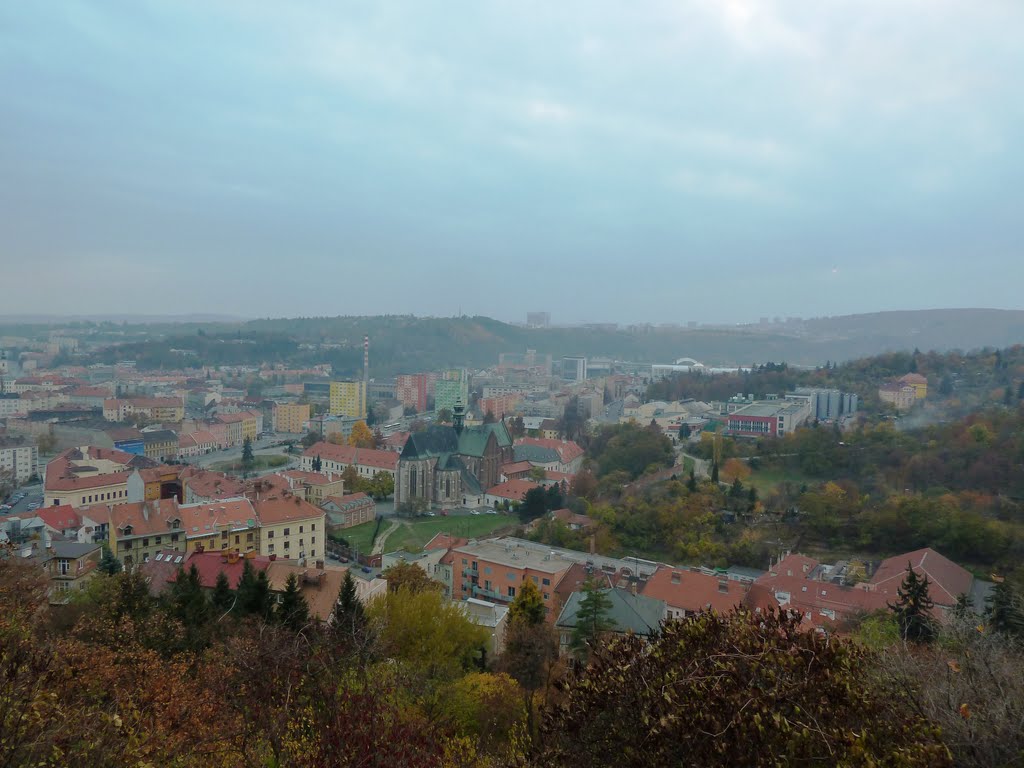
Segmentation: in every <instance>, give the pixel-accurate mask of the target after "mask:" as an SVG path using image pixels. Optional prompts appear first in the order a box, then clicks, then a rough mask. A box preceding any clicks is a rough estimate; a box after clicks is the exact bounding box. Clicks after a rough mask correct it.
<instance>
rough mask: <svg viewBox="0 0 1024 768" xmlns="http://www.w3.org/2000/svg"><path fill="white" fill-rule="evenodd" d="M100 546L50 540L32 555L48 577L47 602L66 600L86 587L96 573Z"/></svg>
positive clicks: (100, 550) (54, 602)
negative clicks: (37, 552)
mask: <svg viewBox="0 0 1024 768" xmlns="http://www.w3.org/2000/svg"><path fill="white" fill-rule="evenodd" d="M102 551H103V548H102V546H101V545H99V544H91V543H90V544H80V543H79V542H77V541H60V540H53V541H49V542H47V543H46V546H45V549H43V550H42V551H41V552H40V553H39V555H38V556H37V557H36V560H37V562H39V563H40V565H42V566H43V568H44V569H45V570H46V575H47V577H48V578H49V580H50V590H49V596H50V603H51V604H60V603H66V602H67V601H68V600H69V599H70V598H71V595H72V594H73V593H75V592H79V591H81V590H83V589H85V588H86V587H87V586H89V582H90V581H91V580H92V578H93V576H95V575H96V568H97V566H98V565H99V562H100V556H101V554H102Z"/></svg>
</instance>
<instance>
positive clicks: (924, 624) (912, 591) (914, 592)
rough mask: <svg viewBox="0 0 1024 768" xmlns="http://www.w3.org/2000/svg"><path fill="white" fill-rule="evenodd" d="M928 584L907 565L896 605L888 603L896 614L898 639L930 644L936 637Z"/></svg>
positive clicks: (926, 580) (926, 579)
mask: <svg viewBox="0 0 1024 768" xmlns="http://www.w3.org/2000/svg"><path fill="white" fill-rule="evenodd" d="M929 583H930V582H929V581H928V577H927V576H925V577H923V578H922V577H920V576H918V575H917V573H915V572H914V569H913V568H912V567H911V565H910V563H907V575H906V576H905V577H904V579H903V583H902V584H901V585H900V587H899V589H898V590H897V591H896V594H897V600H896V603H895V604H893V603H889V608H890V609H891V610H892V612H893V613H895V614H896V623H897V625H898V626H899V629H900V637H902V638H903V639H904V640H907V641H909V642H912V643H921V644H927V643H931V642H932V641H933V640H935V637H936V635H937V628H936V626H935V619H934V618H933V617H932V614H931V611H932V608H933V607H934V606H935V604H934V603H933V602H932V598H931V595H929V593H928V586H929Z"/></svg>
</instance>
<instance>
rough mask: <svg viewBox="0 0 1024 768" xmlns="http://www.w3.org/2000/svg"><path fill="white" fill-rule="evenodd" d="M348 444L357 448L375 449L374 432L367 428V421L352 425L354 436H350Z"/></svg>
mask: <svg viewBox="0 0 1024 768" xmlns="http://www.w3.org/2000/svg"><path fill="white" fill-rule="evenodd" d="M348 444H349V445H351V446H354V447H356V448H373V447H374V445H376V443H374V440H373V432H371V431H370V428H369V427H368V426H366V422H365V421H357V422H356V423H355V424H353V425H352V434H350V435H349V436H348Z"/></svg>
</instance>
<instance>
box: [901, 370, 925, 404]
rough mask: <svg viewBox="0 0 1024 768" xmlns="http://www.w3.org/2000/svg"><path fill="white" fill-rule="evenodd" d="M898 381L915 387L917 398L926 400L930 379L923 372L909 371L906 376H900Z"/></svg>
mask: <svg viewBox="0 0 1024 768" xmlns="http://www.w3.org/2000/svg"><path fill="white" fill-rule="evenodd" d="M897 381H898V383H900V384H902V385H903V386H905V387H913V388H914V397H915V399H917V400H924V399H925V398H926V397H928V379H926V378H925V377H924V376H922V375H921V374H919V373H908V374H907V375H906V376H900V378H899V379H897Z"/></svg>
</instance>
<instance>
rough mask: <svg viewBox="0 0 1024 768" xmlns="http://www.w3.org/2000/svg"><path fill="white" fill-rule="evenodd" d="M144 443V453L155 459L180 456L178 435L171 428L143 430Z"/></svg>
mask: <svg viewBox="0 0 1024 768" xmlns="http://www.w3.org/2000/svg"><path fill="white" fill-rule="evenodd" d="M142 444H143V453H144V455H145V456H147V457H148V458H150V459H154V460H155V461H172V460H174V459H176V458H178V435H177V433H176V432H173V431H172V430H170V429H155V430H151V431H146V430H143V432H142Z"/></svg>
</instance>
